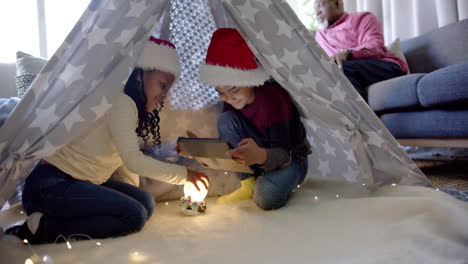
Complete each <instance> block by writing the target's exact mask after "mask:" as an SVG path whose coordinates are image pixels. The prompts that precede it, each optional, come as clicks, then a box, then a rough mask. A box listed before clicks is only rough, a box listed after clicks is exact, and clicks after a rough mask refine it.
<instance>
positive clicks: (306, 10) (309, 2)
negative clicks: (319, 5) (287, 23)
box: [286, 0, 317, 31]
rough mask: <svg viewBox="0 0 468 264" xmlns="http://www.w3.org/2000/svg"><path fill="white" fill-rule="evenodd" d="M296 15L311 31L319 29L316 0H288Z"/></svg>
mask: <svg viewBox="0 0 468 264" xmlns="http://www.w3.org/2000/svg"><path fill="white" fill-rule="evenodd" d="M286 2H288V4H289V5H290V6H291V8H292V9H293V10H294V12H295V13H296V15H297V17H298V18H299V20H301V22H302V24H304V26H305V27H306V28H307V29H308V30H310V31H313V30H316V29H317V20H316V19H315V9H314V0H286Z"/></svg>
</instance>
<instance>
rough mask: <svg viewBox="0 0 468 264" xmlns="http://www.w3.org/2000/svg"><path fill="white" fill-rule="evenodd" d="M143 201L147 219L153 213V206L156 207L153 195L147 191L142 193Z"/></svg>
mask: <svg viewBox="0 0 468 264" xmlns="http://www.w3.org/2000/svg"><path fill="white" fill-rule="evenodd" d="M144 203H145V204H144V207H145V209H146V215H147V218H148V219H149V218H150V217H151V215H152V214H153V211H154V208H155V207H156V203H155V201H154V197H153V196H152V195H151V194H150V193H149V192H145V193H144Z"/></svg>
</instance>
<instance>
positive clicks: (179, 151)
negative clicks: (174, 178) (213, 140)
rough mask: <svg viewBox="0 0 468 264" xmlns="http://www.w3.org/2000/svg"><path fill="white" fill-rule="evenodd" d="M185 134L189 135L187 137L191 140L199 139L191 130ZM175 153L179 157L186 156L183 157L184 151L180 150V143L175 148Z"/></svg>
mask: <svg viewBox="0 0 468 264" xmlns="http://www.w3.org/2000/svg"><path fill="white" fill-rule="evenodd" d="M185 133H186V134H187V136H188V137H189V138H198V136H197V135H195V134H194V133H193V132H192V131H190V130H187V131H186V132H185ZM174 152H175V153H177V155H179V156H184V155H182V151H181V150H180V147H179V144H178V143H177V145H176V146H175V147H174ZM184 157H187V158H192V157H188V156H184Z"/></svg>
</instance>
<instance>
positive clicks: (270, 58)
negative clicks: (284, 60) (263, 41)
mask: <svg viewBox="0 0 468 264" xmlns="http://www.w3.org/2000/svg"><path fill="white" fill-rule="evenodd" d="M263 57H264V58H265V59H266V60H267V61H268V62H269V63H270V65H274V66H276V65H279V64H280V62H279V61H278V58H277V57H276V56H275V54H272V55H264V54H263ZM275 69H278V68H275ZM281 79H282V78H281Z"/></svg>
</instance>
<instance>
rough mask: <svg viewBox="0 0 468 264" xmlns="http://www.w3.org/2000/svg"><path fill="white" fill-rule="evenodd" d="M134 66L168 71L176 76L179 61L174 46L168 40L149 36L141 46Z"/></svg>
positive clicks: (178, 70) (178, 69)
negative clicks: (146, 41)
mask: <svg viewBox="0 0 468 264" xmlns="http://www.w3.org/2000/svg"><path fill="white" fill-rule="evenodd" d="M136 67H139V68H142V69H143V70H159V71H163V72H169V73H172V74H174V76H175V77H176V78H177V77H179V74H180V62H179V55H178V54H177V52H176V47H175V46H174V44H172V43H171V42H169V41H166V40H162V39H157V38H155V37H153V36H151V37H150V39H149V41H148V43H146V45H145V46H144V47H143V51H142V52H141V55H140V58H139V59H138V61H137V64H136Z"/></svg>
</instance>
